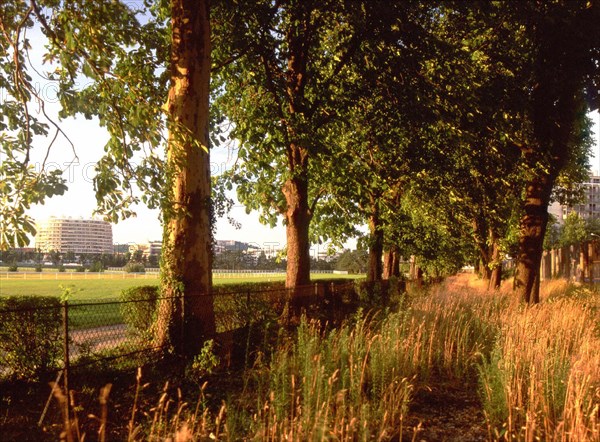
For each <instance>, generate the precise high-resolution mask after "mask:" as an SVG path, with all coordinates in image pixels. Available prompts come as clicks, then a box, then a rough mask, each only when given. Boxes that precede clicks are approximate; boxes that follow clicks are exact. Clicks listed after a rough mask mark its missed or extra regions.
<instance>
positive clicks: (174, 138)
mask: <svg viewBox="0 0 600 442" xmlns="http://www.w3.org/2000/svg"><path fill="white" fill-rule="evenodd" d="M171 24H172V43H171V65H170V72H171V86H170V90H169V99H168V103H167V112H168V118H169V122H168V124H169V140H168V148H167V170H166V174H167V181H168V185H169V189H168V192H170V198H169V201H170V206H169V207H165V208H163V215H164V225H165V230H164V236H163V252H162V274H161V284H162V285H161V286H162V294H163V296H164V297H165V298H167V299H165V300H163V301H161V303H160V305H159V316H158V323H157V341H158V343H159V344H162V345H170V346H172V347H173V348H174V349H175V350H176V351H177V352H178V353H180V354H194V353H196V352H197V351H198V350H199V348H200V346H201V345H202V341H203V340H204V339H206V338H210V337H213V336H214V335H215V315H214V308H213V297H212V292H211V291H212V270H211V266H212V249H211V247H212V234H211V202H210V192H211V186H210V167H209V166H210V164H209V153H208V148H209V139H208V123H209V115H208V107H209V104H208V103H209V81H210V51H211V48H210V25H209V4H208V0H172V1H171Z"/></svg>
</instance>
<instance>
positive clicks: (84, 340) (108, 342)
mask: <svg viewBox="0 0 600 442" xmlns="http://www.w3.org/2000/svg"><path fill="white" fill-rule="evenodd" d="M71 339H72V341H73V344H72V345H71V346H70V349H69V352H70V354H71V356H72V357H77V356H78V354H79V351H80V348H81V347H82V346H85V347H88V349H89V351H91V352H92V353H95V352H98V351H101V350H106V349H110V348H113V347H116V346H117V345H119V344H122V343H124V342H125V341H127V325H125V324H114V325H106V326H103V327H95V328H91V329H85V330H74V331H73V332H71Z"/></svg>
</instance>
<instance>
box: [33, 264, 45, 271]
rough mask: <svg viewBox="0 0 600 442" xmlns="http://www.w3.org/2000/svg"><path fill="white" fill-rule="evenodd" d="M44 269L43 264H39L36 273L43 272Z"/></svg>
mask: <svg viewBox="0 0 600 442" xmlns="http://www.w3.org/2000/svg"><path fill="white" fill-rule="evenodd" d="M42 269H43V266H42V265H41V264H37V265H36V266H35V271H36V272H41V271H42Z"/></svg>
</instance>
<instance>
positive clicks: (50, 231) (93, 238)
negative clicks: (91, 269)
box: [35, 217, 113, 254]
mask: <svg viewBox="0 0 600 442" xmlns="http://www.w3.org/2000/svg"><path fill="white" fill-rule="evenodd" d="M35 246H36V248H37V249H39V250H41V251H42V252H44V253H47V252H49V251H51V250H56V251H58V252H61V253H65V252H74V253H77V254H81V253H112V252H113V236H112V225H111V224H110V223H108V222H106V221H101V220H97V219H83V218H56V217H50V218H48V219H47V220H44V221H41V222H38V224H37V234H36V236H35Z"/></svg>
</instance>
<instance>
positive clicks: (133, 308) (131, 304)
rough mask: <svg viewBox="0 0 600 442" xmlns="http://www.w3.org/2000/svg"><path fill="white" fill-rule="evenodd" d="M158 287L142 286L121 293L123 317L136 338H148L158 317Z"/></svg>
mask: <svg viewBox="0 0 600 442" xmlns="http://www.w3.org/2000/svg"><path fill="white" fill-rule="evenodd" d="M157 299H158V287H157V286H155V285H142V286H139V287H131V288H130V289H127V290H123V291H122V292H121V300H122V301H123V302H124V303H123V304H121V315H123V320H124V321H125V323H126V324H127V328H128V329H129V332H130V333H131V334H133V335H134V336H139V337H141V338H148V337H150V336H151V330H152V325H153V324H154V320H155V315H156V304H157Z"/></svg>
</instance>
